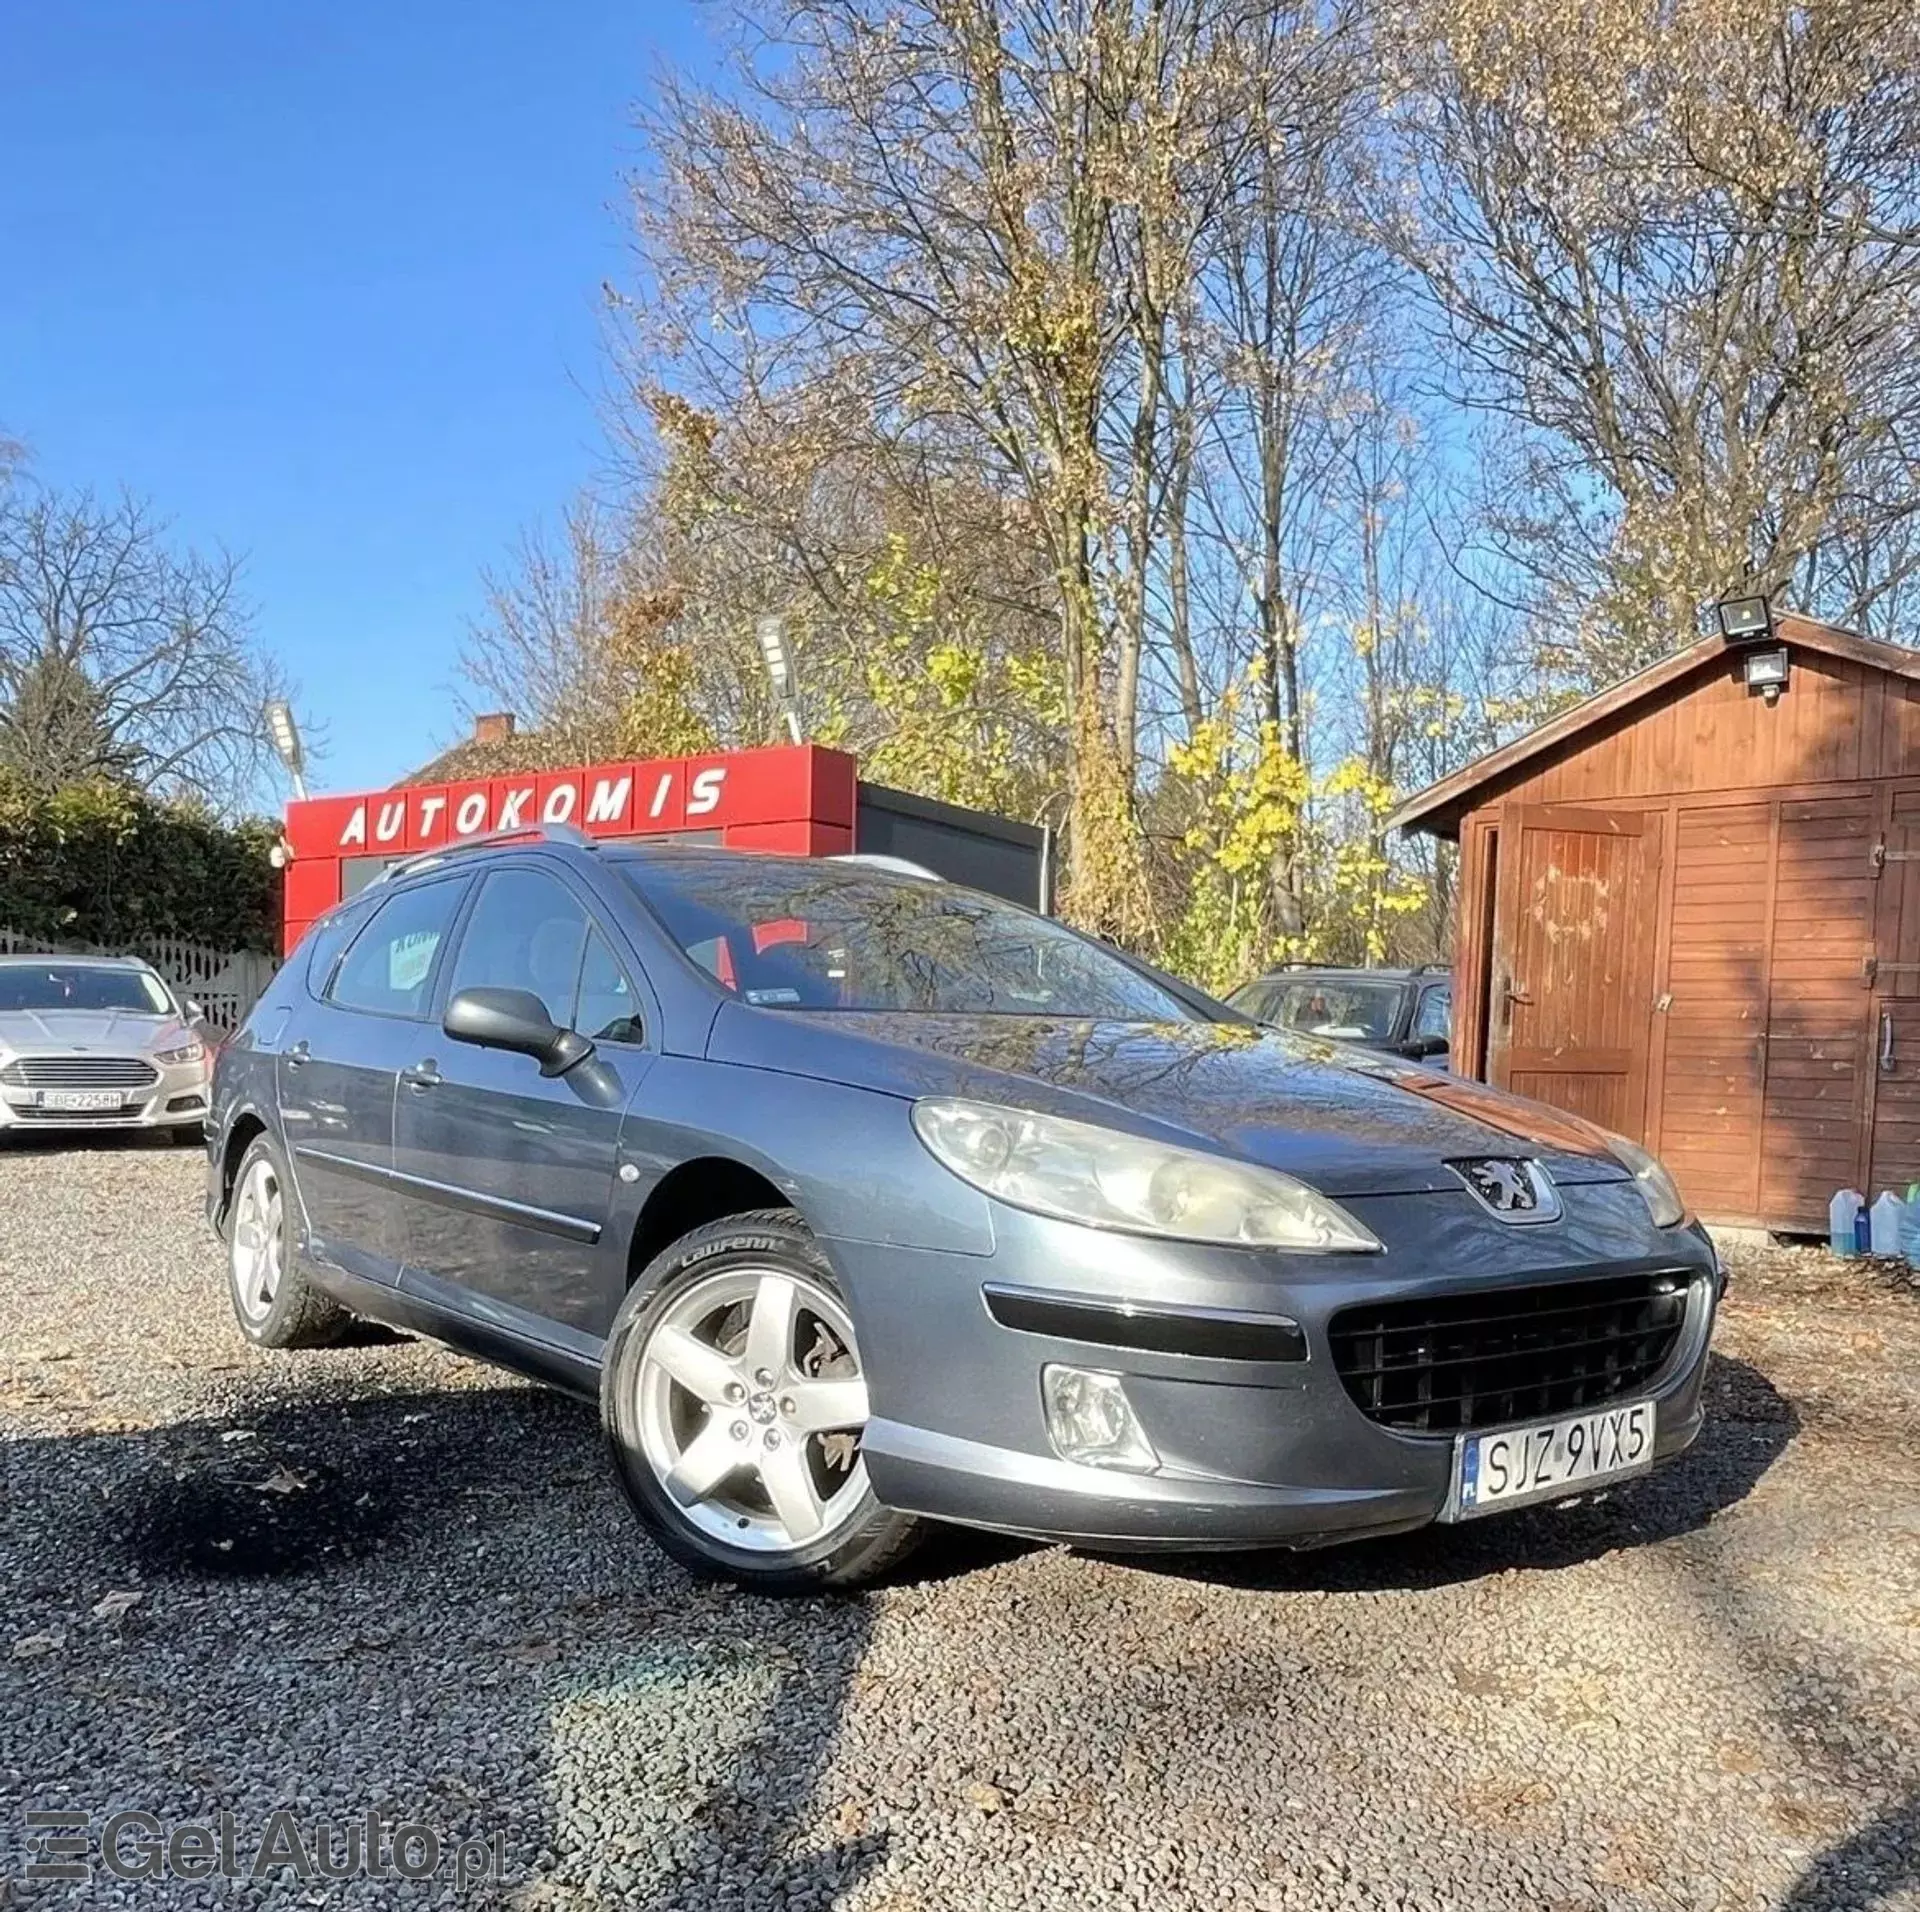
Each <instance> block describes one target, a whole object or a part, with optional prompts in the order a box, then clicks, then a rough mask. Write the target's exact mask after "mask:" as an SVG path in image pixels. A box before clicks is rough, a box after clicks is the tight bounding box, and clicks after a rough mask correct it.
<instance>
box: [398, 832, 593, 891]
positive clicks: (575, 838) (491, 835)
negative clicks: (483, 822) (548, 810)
mask: <svg viewBox="0 0 1920 1912" xmlns="http://www.w3.org/2000/svg"><path fill="white" fill-rule="evenodd" d="M508 843H566V844H571V845H572V846H573V848H575V849H577V850H591V849H592V848H593V838H592V837H590V836H588V835H587V833H586V831H584V830H582V829H580V828H579V827H578V826H577V825H575V824H571V823H522V824H517V825H516V826H515V827H514V828H513V829H511V830H488V831H487V832H486V833H485V834H484V835H482V836H471V837H460V838H457V839H456V840H455V841H454V842H452V843H438V844H435V845H434V847H433V848H432V849H431V850H416V851H415V852H414V853H413V855H412V856H403V857H402V858H401V859H400V861H399V862H398V863H389V864H388V865H387V867H386V868H385V869H384V870H382V871H381V872H380V874H379V875H378V876H376V877H375V878H374V879H373V881H374V883H385V882H388V881H390V880H391V879H392V878H394V877H397V876H410V875H412V873H413V872H414V871H415V870H429V869H431V868H432V867H433V866H434V865H435V864H436V863H444V862H446V860H447V859H448V858H449V857H455V856H464V855H465V854H466V853H467V852H468V851H469V850H497V849H499V848H500V847H501V846H502V845H503V844H508ZM367 887H368V888H369V889H371V888H372V887H373V885H372V884H369V885H368V886H367Z"/></svg>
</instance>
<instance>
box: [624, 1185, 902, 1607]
mask: <svg viewBox="0 0 1920 1912" xmlns="http://www.w3.org/2000/svg"><path fill="white" fill-rule="evenodd" d="M776 1351H777V1352H776ZM756 1357H758V1359H759V1361H760V1363H761V1365H758V1366H752V1365H749V1364H750V1363H753V1362H754V1361H755V1359H756ZM856 1409H857V1410H858V1416H859V1419H858V1422H857V1423H854V1422H853V1421H851V1419H849V1420H848V1421H847V1422H844V1423H843V1422H842V1421H840V1420H838V1419H836V1418H835V1417H836V1416H838V1415H843V1414H844V1415H847V1416H849V1417H850V1416H851V1415H852V1414H853V1413H854V1411H855V1410H856ZM600 1412H601V1423H602V1425H603V1426H604V1428H605V1430H606V1435H607V1441H608V1445H609V1447H610V1448H611V1450H612V1455H613V1462H614V1468H615V1471H616V1473H617V1474H618V1476H619V1479H620V1484H621V1486H622V1487H623V1488H624V1489H625V1491H626V1494H627V1498H628V1499H629V1500H630V1501H631V1502H632V1504H633V1507H634V1510H635V1512H636V1513H637V1514H638V1515H639V1516H640V1519H641V1521H642V1522H643V1523H644V1524H645V1526H646V1527H647V1529H648V1530H649V1531H650V1532H651V1533H652V1535H653V1536H654V1538H655V1539H656V1540H658V1541H659V1543H660V1544H661V1546H662V1547H664V1548H665V1549H666V1551H667V1552H668V1553H670V1554H671V1555H672V1556H673V1557H674V1559H676V1560H677V1561H679V1562H680V1563H681V1565H683V1566H685V1567H687V1568H689V1569H691V1570H692V1571H693V1572H695V1573H697V1574H700V1575H703V1576H705V1577H708V1578H725V1579H731V1580H733V1581H735V1582H737V1583H739V1584H740V1585H742V1586H746V1587H751V1588H753V1589H755V1590H757V1591H760V1592H766V1593H813V1592H819V1591H821V1590H822V1589H823V1588H850V1587H858V1586H865V1585H866V1584H868V1583H869V1582H871V1581H873V1580H876V1579H878V1578H879V1577H880V1576H881V1575H883V1574H884V1573H886V1572H887V1571H888V1570H889V1569H890V1568H892V1567H894V1566H897V1565H898V1564H899V1562H900V1561H901V1560H903V1559H904V1558H905V1557H906V1555H907V1554H908V1553H909V1552H910V1551H911V1550H912V1548H913V1546H914V1544H915V1542H916V1541H917V1540H918V1538H919V1533H920V1523H919V1522H918V1521H916V1520H914V1519H913V1518H911V1517H910V1516H908V1515H905V1514H900V1513H896V1512H894V1511H893V1510H892V1509H891V1508H888V1507H884V1506H882V1505H881V1503H880V1501H879V1499H878V1498H877V1497H876V1496H875V1494H874V1491H873V1486H872V1483H871V1482H870V1481H869V1480H868V1479H867V1477H866V1467H865V1463H864V1462H863V1461H862V1460H861V1458H860V1455H859V1450H858V1436H859V1427H860V1426H863V1425H864V1424H865V1420H866V1387H865V1376H864V1374H863V1372H862V1370H861V1368H860V1357H859V1349H858V1345H857V1342H856V1340H855V1337H854V1329H853V1320H852V1316H851V1313H850V1312H849V1310H848V1308H847V1303H846V1298H845V1296H844V1295H843V1294H842V1292H841V1289H840V1285H839V1283H838V1282H837V1281H836V1280H835V1279H834V1275H833V1270H832V1268H831V1267H830V1266H829V1264H828V1262H827V1258H826V1256H825V1255H823V1254H822V1253H821V1252H820V1246H819V1244H818V1243H817V1242H816V1241H815V1240H814V1238H813V1236H812V1235H811V1234H810V1233H809V1232H808V1230H807V1228H806V1226H805V1224H804V1223H803V1222H802V1221H801V1220H800V1218H799V1217H798V1216H797V1215H795V1214H794V1213H793V1212H792V1211H791V1210H788V1209H763V1210H758V1211H755V1212H753V1213H749V1214H744V1215H734V1216H730V1217H728V1218H727V1219H726V1220H724V1221H718V1222H711V1223H709V1224H707V1225H706V1226H705V1227H702V1228H696V1229H695V1230H693V1232H692V1233H691V1234H688V1235H683V1236H682V1237H681V1238H680V1239H679V1240H678V1241H676V1242H675V1243H674V1244H673V1245H672V1246H671V1247H670V1248H668V1249H667V1250H666V1251H665V1252H664V1253H663V1254H661V1255H658V1256H657V1257H655V1259H654V1260H653V1261H652V1262H651V1263H650V1264H649V1265H648V1266H647V1267H646V1268H645V1269H644V1270H643V1271H642V1273H641V1275H640V1278H639V1279H638V1280H637V1281H636V1282H635V1283H634V1285H633V1288H632V1290H631V1292H630V1293H629V1294H628V1295H627V1298H626V1300H625V1301H624V1302H623V1303H622V1305H621V1308H620V1312H619V1314H618V1315H617V1316H616V1317H615V1319H614V1324H613V1332H612V1334H611V1335H610V1336H609V1337H608V1341H607V1352H606V1359H605V1361H604V1364H603V1366H602V1369H601V1384H600ZM849 1437H851V1438H849ZM810 1520H811V1521H813V1522H814V1523H815V1525H814V1526H813V1528H812V1530H811V1531H809V1530H808V1523H809V1521H810ZM796 1527H798V1528H799V1529H800V1530H801V1534H802V1537H801V1538H799V1539H797V1540H796V1539H795V1538H794V1537H793V1533H794V1529H795V1528H796Z"/></svg>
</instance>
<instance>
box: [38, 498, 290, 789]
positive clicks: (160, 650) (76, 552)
mask: <svg viewBox="0 0 1920 1912" xmlns="http://www.w3.org/2000/svg"><path fill="white" fill-rule="evenodd" d="M83 686H84V689H83V688H82V687H83ZM277 688H278V685H277V680H276V677H275V674H274V671H273V669H272V667H271V665H270V664H269V663H268V661H267V660H266V658H265V657H264V656H263V654H262V653H261V651H260V649H259V646H258V645H257V644H256V642H255V640H254V635H253V631H252V627H251V621H250V618H249V615H248V612H247V609H246V607H245V605H244V604H243V603H242V601H241V599H240V596H239V591H238V567H237V565H236V564H235V562H234V560H233V559H231V558H229V557H226V556H224V555H215V556H213V557H206V556H203V555H201V554H200V553H198V552H195V551H191V550H183V549H179V548H177V547H175V546H174V545H172V544H171V543H170V542H169V540H168V536H167V526H166V525H165V524H164V522H162V521H161V520H159V519H157V518H156V517H155V516H154V515H153V513H152V512H151V510H150V509H149V508H148V507H147V506H146V505H144V504H142V503H140V502H139V501H138V500H136V499H133V498H129V497H122V498H120V499H118V500H116V501H113V502H111V503H108V502H103V501H101V500H98V499H96V498H95V497H94V495H93V494H92V493H90V492H81V493H78V494H73V495H62V494H60V493H57V492H50V491H44V490H40V489H36V488H33V487H30V486H23V485H15V486H13V487H12V488H10V489H7V490H4V491H0V705H4V706H5V708H6V710H7V711H8V713H9V720H10V728H11V729H12V730H13V731H14V732H15V733H16V735H17V734H19V733H20V732H21V731H22V728H23V726H24V725H26V724H28V723H30V722H39V721H42V720H46V721H51V718H52V716H53V715H54V714H56V713H64V715H62V717H61V723H62V728H63V730H65V731H66V732H67V733H68V734H69V735H70V736H78V735H80V734H82V733H83V732H84V733H85V734H86V735H87V736H89V737H90V738H91V739H92V740H93V741H92V743H91V744H89V745H88V747H87V748H88V751H89V752H90V753H91V757H92V759H93V761H94V762H95V763H96V764H97V765H98V767H100V768H103V769H104V768H107V767H111V768H113V769H115V770H116V771H117V772H118V773H120V774H123V775H125V776H126V777H128V778H129V779H130V780H131V781H133V782H136V783H138V784H139V785H141V786H142V787H144V788H147V789H151V790H155V791H159V792H161V793H164V794H181V795H191V796H194V797H197V798H200V799H201V800H203V801H205V802H207V803H210V804H213V805H215V806H216V807H228V806H231V805H234V804H237V803H240V802H242V801H244V800H245V798H246V797H247V796H248V794H249V793H250V792H251V791H252V789H253V788H254V787H255V785H256V783H257V781H258V778H259V776H260V773H261V772H262V770H263V768H264V767H265V764H266V762H267V758H268V753H269V746H268V744H267V741H266V737H265V733H264V728H263V725H262V722H261V706H262V704H263V702H264V701H265V700H266V699H267V698H268V697H269V696H271V695H274V694H275V693H276V691H277ZM56 693H57V694H56ZM82 704H84V705H85V707H86V708H85V711H84V721H83V722H78V723H75V724H68V723H67V717H75V718H78V717H79V716H80V715H81V711H80V707H81V705H82ZM36 711H38V712H39V713H40V715H39V716H38V717H35V715H34V713H35V712H36ZM61 761H62V759H61V758H60V756H59V755H58V754H57V753H56V754H54V755H51V756H46V757H44V758H42V759H41V771H42V774H46V775H52V774H56V773H57V771H58V767H59V764H60V762H61Z"/></svg>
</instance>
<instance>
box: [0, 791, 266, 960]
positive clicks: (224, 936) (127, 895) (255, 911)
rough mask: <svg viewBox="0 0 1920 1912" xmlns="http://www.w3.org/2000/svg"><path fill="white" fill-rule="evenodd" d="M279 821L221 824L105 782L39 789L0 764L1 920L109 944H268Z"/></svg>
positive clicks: (34, 931)
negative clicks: (175, 939)
mask: <svg viewBox="0 0 1920 1912" xmlns="http://www.w3.org/2000/svg"><path fill="white" fill-rule="evenodd" d="M278 835H279V826H278V825H277V824H274V823H270V822H268V821H266V820H265V819H264V818H257V817H255V818H246V819H244V820H242V821H241V822H239V823H226V822H223V821H221V819H220V818H218V817H216V816H214V815H213V814H212V812H211V811H208V810H205V809H202V808H200V807H199V806H197V805H194V804H191V803H184V802H168V801H162V800H160V799H158V798H154V797H149V796H145V795H143V794H142V793H140V792H139V791H136V790H130V789H128V788H126V787H125V786H124V785H120V784H114V783H85V784H73V785H70V786H69V787H68V788H66V789H64V790H57V791H55V792H54V793H53V794H52V795H50V796H43V795H40V794H37V793H36V792H34V791H32V790H30V789H29V788H28V787H27V786H26V785H25V784H24V783H22V782H21V781H20V780H19V779H18V778H17V777H14V776H11V775H9V774H7V773H5V772H0V928H6V929H12V930H18V931H21V932H22V933H24V934H26V935H29V936H38V937H45V938H48V939H50V940H52V939H70V940H73V941H77V942H85V943H103V944H115V943H123V942H129V941H132V940H134V939H136V938H139V937H145V936H183V937H186V938H188V939H190V940H192V941H194V942H199V943H210V944H212V945H214V946H215V947H216V948H219V949H259V950H269V951H271V950H273V949H274V948H275V947H277V943H278V938H279V926H280V876H279V872H278V871H277V870H275V869H274V867H273V865H272V863H271V862H270V861H269V860H268V857H269V852H270V851H271V850H272V848H273V844H274V842H275V839H276V838H277V837H278Z"/></svg>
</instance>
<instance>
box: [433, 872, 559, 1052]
mask: <svg viewBox="0 0 1920 1912" xmlns="http://www.w3.org/2000/svg"><path fill="white" fill-rule="evenodd" d="M589 927H590V925H589V923H588V921H587V912H586V910H585V909H584V908H583V907H582V906H581V904H580V903H579V901H578V900H577V899H576V898H575V896H574V894H573V892H572V891H571V890H570V889H568V888H567V887H566V885H565V884H564V883H559V882H556V881H555V880H554V878H552V877H551V876H548V875H547V874H546V873H545V872H544V871H541V870H526V869H519V870H493V871H490V872H489V873H488V875H487V877H486V880H485V881H484V882H483V883H482V884H481V886H480V896H479V899H478V901H476V902H475V904H474V906H473V914H472V915H471V916H469V917H468V918H467V925H466V928H465V929H464V930H462V931H461V933H460V947H459V948H458V949H456V950H455V951H454V953H453V976H452V980H451V981H450V982H449V984H448V994H449V995H450V996H451V995H453V994H455V993H457V992H458V991H460V990H462V989H481V988H485V989H525V990H528V991H530V992H531V993H532V994H533V995H536V996H538V997H539V998H540V1001H541V1002H542V1004H543V1005H544V1006H545V1008H546V1012H547V1014H548V1015H549V1016H551V1017H552V1018H553V1020H554V1021H555V1022H557V1023H560V1024H563V1025H564V1026H565V1027H567V1028H572V1027H573V1026H574V1021H573V1017H574V1004H575V999H576V996H577V993H578V987H579V981H580V968H581V961H582V958H583V957H584V955H585V953H586V946H587V932H588V929H589Z"/></svg>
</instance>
